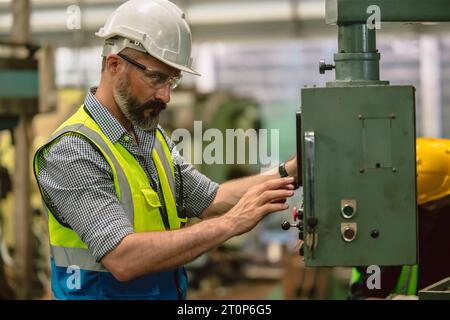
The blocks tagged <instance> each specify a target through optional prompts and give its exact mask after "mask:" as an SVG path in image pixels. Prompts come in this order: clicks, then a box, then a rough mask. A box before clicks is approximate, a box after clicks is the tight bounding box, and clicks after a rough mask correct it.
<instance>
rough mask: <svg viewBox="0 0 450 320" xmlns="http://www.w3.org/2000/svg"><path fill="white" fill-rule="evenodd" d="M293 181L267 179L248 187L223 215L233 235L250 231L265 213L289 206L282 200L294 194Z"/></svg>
mask: <svg viewBox="0 0 450 320" xmlns="http://www.w3.org/2000/svg"><path fill="white" fill-rule="evenodd" d="M293 183H294V179H293V178H292V177H288V178H281V179H273V180H269V181H266V182H264V183H261V184H259V185H256V186H254V187H252V188H250V189H249V190H248V191H247V192H246V193H245V194H244V195H243V196H242V198H241V199H240V200H239V202H238V203H237V204H236V205H235V206H234V207H233V208H232V209H231V210H230V211H228V212H227V213H226V214H225V215H224V216H223V217H224V218H228V219H231V222H232V225H233V226H235V227H234V233H235V235H240V234H242V233H245V232H247V231H250V230H251V229H253V228H254V227H255V226H256V224H257V223H258V222H259V221H260V220H261V219H262V218H264V217H265V216H266V215H267V214H269V213H272V212H276V211H282V210H286V209H287V208H289V205H288V204H286V203H284V202H285V201H286V198H289V197H292V196H293V195H294V185H293ZM280 202H281V203H280Z"/></svg>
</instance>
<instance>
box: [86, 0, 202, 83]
mask: <svg viewBox="0 0 450 320" xmlns="http://www.w3.org/2000/svg"><path fill="white" fill-rule="evenodd" d="M95 35H96V36H98V37H100V38H103V39H105V47H104V49H103V53H102V55H103V56H107V55H108V54H110V53H115V54H117V53H119V52H120V51H122V50H123V49H125V48H132V49H135V50H139V51H142V52H146V53H148V54H150V55H151V56H153V57H155V58H156V59H158V60H160V61H162V62H164V63H165V64H167V65H169V66H171V67H173V68H175V69H178V70H181V71H186V72H189V73H192V74H196V75H200V74H199V73H198V72H197V71H195V70H194V69H192V58H191V45H192V37H191V30H190V29H189V26H188V24H187V22H186V20H185V17H184V13H183V12H182V11H181V10H180V8H178V7H177V6H176V5H175V4H173V3H172V2H170V1H167V0H130V1H127V2H125V3H123V4H122V5H121V6H120V7H118V8H117V9H116V10H115V11H114V12H113V13H112V14H111V15H110V16H109V17H108V19H107V20H106V23H105V26H104V27H102V28H100V30H99V31H98V32H97V33H96V34H95Z"/></svg>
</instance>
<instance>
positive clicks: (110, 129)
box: [84, 87, 128, 144]
mask: <svg viewBox="0 0 450 320" xmlns="http://www.w3.org/2000/svg"><path fill="white" fill-rule="evenodd" d="M96 91H97V87H92V88H90V90H89V91H88V94H87V95H86V98H85V99H84V105H85V106H86V109H87V111H88V112H89V114H90V115H91V116H92V118H93V119H94V120H95V122H97V124H98V125H99V127H100V129H101V130H102V131H103V133H104V134H105V135H106V137H107V138H108V139H109V140H111V142H112V143H113V144H114V143H116V142H117V141H119V140H120V138H121V137H122V136H123V135H124V134H127V133H128V132H127V130H126V129H125V128H124V127H123V126H122V125H121V124H120V122H119V120H117V119H116V118H115V117H114V116H113V115H112V114H111V113H110V112H109V111H108V109H106V108H105V107H104V106H103V105H102V104H101V103H100V101H98V99H97V97H96V96H95V92H96Z"/></svg>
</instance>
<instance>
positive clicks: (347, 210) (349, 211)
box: [342, 204, 355, 217]
mask: <svg viewBox="0 0 450 320" xmlns="http://www.w3.org/2000/svg"><path fill="white" fill-rule="evenodd" d="M354 212H355V209H354V208H353V207H352V206H351V205H349V204H346V205H345V206H344V207H343V208H342V213H343V214H344V216H345V217H351V216H352V215H353V213H354Z"/></svg>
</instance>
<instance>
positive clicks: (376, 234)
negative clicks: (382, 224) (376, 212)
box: [370, 229, 380, 238]
mask: <svg viewBox="0 0 450 320" xmlns="http://www.w3.org/2000/svg"><path fill="white" fill-rule="evenodd" d="M370 235H371V236H372V238H378V236H379V235H380V231H378V230H377V229H374V230H372V232H371V233H370Z"/></svg>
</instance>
